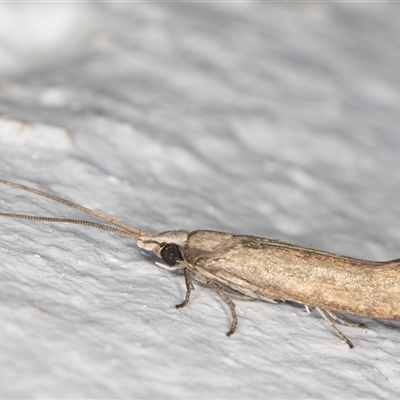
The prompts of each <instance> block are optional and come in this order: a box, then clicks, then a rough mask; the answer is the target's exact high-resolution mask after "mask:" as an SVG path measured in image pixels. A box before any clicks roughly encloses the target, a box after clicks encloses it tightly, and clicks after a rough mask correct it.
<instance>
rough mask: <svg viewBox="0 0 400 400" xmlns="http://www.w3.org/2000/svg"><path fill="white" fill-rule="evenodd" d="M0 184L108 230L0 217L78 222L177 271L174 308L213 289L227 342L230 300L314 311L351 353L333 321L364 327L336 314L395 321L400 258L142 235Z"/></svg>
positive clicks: (177, 234)
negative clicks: (178, 298)
mask: <svg viewBox="0 0 400 400" xmlns="http://www.w3.org/2000/svg"><path fill="white" fill-rule="evenodd" d="M0 183H2V184H4V185H8V186H11V187H13V188H16V189H22V190H25V191H27V192H31V193H34V194H36V195H39V196H43V197H47V198H49V199H51V200H54V201H57V202H59V203H63V204H65V205H67V206H69V207H73V208H76V209H78V210H80V211H82V212H84V213H86V214H90V215H91V216H93V217H96V218H98V219H100V220H102V221H105V222H106V223H107V224H100V223H97V222H92V221H84V220H75V219H67V218H54V217H41V216H35V215H23V214H10V213H0V216H2V217H9V218H20V219H26V220H34V221H47V222H61V223H70V224H79V225H85V226H91V227H95V228H99V229H103V230H106V231H109V232H114V233H117V234H120V235H122V236H126V237H129V238H132V239H134V240H135V241H136V243H137V245H138V246H139V247H140V248H142V249H145V250H148V251H152V252H153V253H154V254H155V255H156V256H157V257H158V258H160V259H161V260H162V262H159V263H156V264H157V265H158V266H160V267H163V268H167V269H168V270H170V271H174V270H182V271H183V274H184V277H185V282H186V296H185V299H184V300H183V302H182V303H180V304H178V305H177V306H176V307H177V308H179V307H184V306H185V305H186V304H187V303H188V302H189V298H190V294H191V292H192V290H193V289H194V287H193V283H192V281H193V280H196V281H199V282H201V283H202V284H204V285H206V286H208V287H209V288H211V289H212V290H214V291H215V292H216V293H217V294H218V295H219V297H220V298H221V299H222V300H223V301H224V302H225V304H226V305H227V306H228V308H229V310H230V314H231V326H230V329H229V331H228V332H227V335H228V336H230V335H231V334H232V333H234V332H235V329H236V325H237V321H238V319H237V315H236V307H235V303H234V302H233V301H232V299H231V297H238V298H241V299H259V300H264V301H267V302H271V303H276V302H278V301H285V302H293V303H297V304H301V305H304V306H305V308H306V310H307V312H308V313H309V312H310V309H311V308H314V309H315V310H316V311H317V312H318V313H319V314H320V315H321V317H322V318H323V320H324V321H325V322H326V323H327V325H328V326H329V327H330V328H331V329H332V330H333V331H334V332H335V334H336V335H337V336H338V337H339V338H340V339H342V340H343V341H344V342H345V343H347V344H348V346H349V347H350V348H353V347H354V346H353V344H352V342H351V341H350V340H349V339H348V338H347V337H346V336H344V335H343V333H342V332H341V331H340V330H339V329H338V328H337V327H336V326H335V324H334V323H333V321H336V322H338V323H340V324H343V325H347V326H353V327H363V326H364V325H363V324H359V323H356V322H351V321H348V320H346V319H343V318H341V317H339V316H338V315H337V314H336V313H344V314H352V315H357V316H362V317H368V318H377V319H388V320H400V259H397V260H391V261H386V262H377V261H366V260H360V259H356V258H351V257H345V256H341V255H337V254H333V253H328V252H324V251H319V250H313V249H309V248H305V247H301V246H296V245H292V244H288V243H283V242H280V241H277V240H271V239H265V238H261V237H255V236H247V235H234V234H232V233H225V232H216V231H209V230H197V231H193V232H189V231H186V230H176V231H166V232H160V233H157V232H147V231H143V230H140V229H137V228H134V227H131V226H129V225H126V224H124V223H122V222H120V221H117V220H115V219H113V218H110V217H108V216H106V215H104V214H102V213H99V212H97V211H94V210H91V209H89V208H86V207H83V206H81V205H79V204H76V203H73V202H71V201H69V200H65V199H62V198H60V197H58V196H55V195H52V194H49V193H46V192H43V191H40V190H37V189H33V188H30V187H27V186H23V185H20V184H18V183H14V182H9V181H6V180H3V179H0Z"/></svg>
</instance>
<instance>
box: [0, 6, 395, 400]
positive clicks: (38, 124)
mask: <svg viewBox="0 0 400 400" xmlns="http://www.w3.org/2000/svg"><path fill="white" fill-rule="evenodd" d="M7 4H8V3H7ZM13 7H14V6H11V5H10V4H8V5H5V4H1V5H0V15H2V21H6V22H7V29H5V28H4V25H3V23H1V24H0V25H1V26H2V28H1V29H0V54H2V55H1V57H4V58H3V59H4V60H5V59H6V56H7V60H8V63H7V64H6V63H4V64H3V63H0V75H1V76H2V81H1V86H0V112H1V113H2V118H1V119H0V171H1V174H0V175H1V177H2V178H4V179H9V180H13V181H17V182H20V183H24V184H28V185H31V186H35V187H38V188H40V189H42V190H45V191H49V192H51V193H55V194H57V195H59V196H62V197H66V198H69V199H71V200H73V201H75V202H78V203H80V204H83V205H85V206H88V207H91V208H94V209H96V210H99V211H102V212H104V213H106V214H108V215H110V216H113V217H115V218H118V219H121V220H123V221H124V222H126V223H129V224H131V225H133V226H137V227H140V228H143V229H154V230H166V229H176V228H186V229H189V230H192V229H198V228H206V229H217V230H222V231H232V232H235V233H247V234H254V235H260V236H265V237H270V238H279V239H281V240H284V241H288V242H293V243H297V244H302V245H306V246H311V247H315V248H319V249H323V250H327V251H332V252H338V253H342V254H346V255H349V256H355V257H363V258H370V259H389V258H395V257H400V245H399V243H400V202H399V201H398V198H399V193H400V181H399V174H398V171H399V166H400V165H399V150H400V136H399V135H398V131H399V126H400V113H399V111H398V109H399V107H398V105H399V104H400V75H399V74H398V71H399V70H400V57H399V55H398V37H399V35H400V26H399V24H398V20H399V18H400V10H399V7H398V6H397V5H396V4H388V3H386V4H382V3H381V4H379V3H373V4H371V3H363V4H356V3H351V4H350V3H349V4H333V3H331V4H318V3H301V4H272V3H270V4H260V3H232V4H226V3H216V4H209V3H208V4H198V3H196V4H183V3H168V4H158V3H152V4H151V3H148V4H143V3H140V4H139V3H137V4H133V3H130V4H129V3H116V4H113V5H110V4H99V5H93V4H92V5H90V6H89V5H86V6H82V5H79V4H76V3H63V7H64V8H63V11H60V10H57V9H55V8H54V7H55V6H54V5H53V6H50V5H49V4H48V3H46V4H40V3H31V4H30V5H29V6H28V5H25V6H24V5H18V7H17V6H15V7H14V8H13ZM79 7H81V8H79ZM46 13H48V15H50V17H51V18H53V20H52V23H51V24H50V23H49V26H47V28H46V29H47V30H46V29H44V28H45V27H42V28H41V27H39V26H37V21H36V18H37V16H38V15H41V16H42V17H43V15H44V14H46ZM57 13H58V14H57ZM20 16H23V17H24V19H25V21H26V25H27V26H29V27H31V34H29V35H25V36H23V37H22V36H18V35H20V30H19V26H20V20H21V18H19V17H20ZM47 20H48V19H44V20H43V21H47ZM54 20H56V21H60V24H55V23H54ZM71 21H72V22H71ZM89 22H90V23H89ZM10 32H11V33H12V34H13V35H12V36H13V38H12V39H13V40H11V39H10V35H9V33H10ZM24 32H25V31H24ZM43 32H47V33H43ZM52 32H54V35H52ZM49 35H50V36H53V41H50V38H49V37H48V36H49ZM89 37H90V40H89V39H85V38H89ZM69 38H73V41H72V39H71V41H70V40H69ZM56 39H57V40H56ZM71 43H72V44H73V43H75V44H74V46H73V47H74V48H75V50H76V51H71ZM33 47H35V48H36V50H37V51H35V57H37V59H36V58H33V57H34V56H33V55H32V53H31V52H29V51H27V50H26V49H30V48H33ZM17 49H19V50H20V51H18V54H17V53H16V50H17ZM21 49H22V50H21ZM49 49H57V51H56V52H55V51H51V50H49ZM64 50H65V51H64ZM16 54H17V56H16ZM61 54H64V55H63V56H62V57H61ZM10 66H11V67H10ZM0 209H1V211H3V212H21V213H32V214H37V215H54V216H65V217H68V216H70V217H78V218H79V217H82V216H81V214H80V213H78V212H76V211H74V210H69V209H67V208H66V207H63V206H61V205H58V204H53V203H52V202H50V201H48V200H45V199H41V198H36V197H35V196H32V195H29V194H27V193H24V192H20V191H16V190H13V189H10V188H7V187H1V188H0ZM0 237H1V243H0V254H1V260H2V262H1V268H0V285H1V287H0V320H1V323H0V346H1V351H0V376H1V377H2V378H1V385H0V396H1V397H2V398H26V397H29V398H72V397H74V398H145V399H150V398H182V399H183V398H230V399H245V398H327V399H333V398H342V397H343V396H345V397H346V398H355V397H357V398H374V399H376V398H381V399H391V398H395V397H398V395H399V393H400V378H399V377H400V368H399V364H398V359H399V356H400V336H399V332H400V324H399V323H394V322H384V323H382V322H378V321H370V320H366V321H364V322H366V323H367V324H368V327H369V328H368V329H355V328H346V327H344V328H342V330H343V332H344V333H345V334H346V335H347V336H348V337H349V338H350V339H351V340H352V341H353V342H354V343H355V346H356V347H355V349H354V350H353V351H350V350H349V349H348V348H347V346H346V345H344V344H343V343H342V342H340V340H338V339H337V338H336V337H335V336H334V335H333V334H332V333H331V332H330V331H329V330H328V329H327V327H326V326H325V325H324V324H323V322H322V321H321V320H320V318H319V317H318V316H317V315H316V313H312V314H311V316H308V315H307V314H306V313H305V312H304V310H303V309H302V308H299V307H293V306H291V305H287V304H280V305H270V304H267V303H263V302H245V301H237V305H238V308H239V309H240V315H239V318H240V319H239V326H238V330H237V332H236V333H235V334H234V335H233V336H232V337H231V338H227V337H226V336H225V334H224V333H225V332H226V331H227V329H228V327H229V320H228V313H227V310H226V309H225V308H224V305H222V304H221V302H220V300H219V299H218V298H217V297H216V295H214V294H213V293H212V292H210V291H209V290H208V289H206V288H204V287H202V286H200V285H196V290H195V292H194V293H193V296H192V300H191V303H190V304H189V305H188V306H187V307H186V308H184V309H182V310H176V309H175V308H174V304H176V303H178V302H180V301H181V300H182V299H183V297H184V293H185V288H184V281H183V278H182V276H180V275H179V274H170V273H168V272H167V271H164V270H160V269H158V268H157V267H156V266H154V261H155V260H154V258H153V257H151V256H149V255H146V253H144V252H143V251H141V250H139V249H138V248H137V247H136V246H135V244H134V243H132V242H131V241H130V240H128V239H125V238H120V237H117V236H115V235H111V234H108V233H106V232H102V231H97V230H93V229H89V228H86V229H85V228H80V227H76V226H71V225H67V226H63V225H50V224H45V223H26V222H21V221H15V220H5V219H3V220H1V224H0Z"/></svg>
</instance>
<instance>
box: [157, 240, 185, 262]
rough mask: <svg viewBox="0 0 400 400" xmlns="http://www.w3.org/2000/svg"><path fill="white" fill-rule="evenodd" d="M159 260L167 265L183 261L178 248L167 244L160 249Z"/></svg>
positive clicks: (172, 244)
mask: <svg viewBox="0 0 400 400" xmlns="http://www.w3.org/2000/svg"><path fill="white" fill-rule="evenodd" d="M161 258H162V259H163V261H164V262H165V264H167V265H175V264H176V263H177V262H178V261H182V260H183V258H182V254H181V252H180V251H179V247H178V246H177V245H176V244H174V243H167V244H166V245H165V246H164V247H163V248H162V249H161Z"/></svg>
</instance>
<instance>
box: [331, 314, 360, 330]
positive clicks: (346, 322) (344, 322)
mask: <svg viewBox="0 0 400 400" xmlns="http://www.w3.org/2000/svg"><path fill="white" fill-rule="evenodd" d="M325 312H326V313H328V315H329V316H330V317H331V318H332V319H334V320H335V321H337V322H339V324H342V325H345V326H352V327H353V328H366V325H365V324H360V323H358V322H353V321H349V320H347V319H344V318H340V317H338V316H337V315H336V314H335V313H333V312H332V311H328V310H325Z"/></svg>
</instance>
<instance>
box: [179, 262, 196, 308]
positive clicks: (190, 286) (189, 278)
mask: <svg viewBox="0 0 400 400" xmlns="http://www.w3.org/2000/svg"><path fill="white" fill-rule="evenodd" d="M183 272H184V274H185V283H186V296H185V300H183V301H182V303H180V304H177V305H176V306H175V307H176V308H182V307H185V306H186V304H187V303H189V299H190V293H191V292H192V290H194V286H193V283H192V276H191V274H190V271H189V270H188V269H187V268H185V269H184V270H183Z"/></svg>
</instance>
